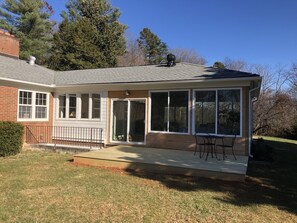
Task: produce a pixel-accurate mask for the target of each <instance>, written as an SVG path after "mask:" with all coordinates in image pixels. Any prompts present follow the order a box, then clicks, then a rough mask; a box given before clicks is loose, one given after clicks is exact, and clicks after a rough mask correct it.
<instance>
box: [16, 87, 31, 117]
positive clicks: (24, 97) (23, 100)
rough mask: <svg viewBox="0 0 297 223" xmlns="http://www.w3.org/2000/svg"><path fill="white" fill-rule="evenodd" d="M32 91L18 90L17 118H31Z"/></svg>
mask: <svg viewBox="0 0 297 223" xmlns="http://www.w3.org/2000/svg"><path fill="white" fill-rule="evenodd" d="M32 107H33V105H32V92H27V91H20V93H19V118H20V119H31V118H32Z"/></svg>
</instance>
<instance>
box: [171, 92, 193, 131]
mask: <svg viewBox="0 0 297 223" xmlns="http://www.w3.org/2000/svg"><path fill="white" fill-rule="evenodd" d="M188 94H189V93H188V92H187V91H176V92H170V93H169V99H170V103H169V131H170V132H188V104H189V101H188V100H189V99H188Z"/></svg>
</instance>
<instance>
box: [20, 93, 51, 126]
mask: <svg viewBox="0 0 297 223" xmlns="http://www.w3.org/2000/svg"><path fill="white" fill-rule="evenodd" d="M21 91H23V92H31V93H32V104H31V105H21V104H20V92H21ZM37 93H40V94H45V95H46V118H36V117H35V113H36V106H37V107H45V106H44V105H43V106H39V105H36V94H37ZM17 100H18V106H17V107H18V108H17V121H19V122H32V121H34V122H47V121H49V100H50V97H49V92H42V91H31V90H23V89H18V99H17ZM20 106H31V107H32V115H31V118H20V117H19V111H20Z"/></svg>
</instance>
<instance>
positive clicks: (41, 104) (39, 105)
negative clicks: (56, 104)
mask: <svg viewBox="0 0 297 223" xmlns="http://www.w3.org/2000/svg"><path fill="white" fill-rule="evenodd" d="M46 98H47V95H46V94H43V93H36V99H35V100H36V102H35V105H36V106H35V109H36V110H35V118H37V119H42V118H46V117H47V99H46Z"/></svg>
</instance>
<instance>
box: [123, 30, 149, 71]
mask: <svg viewBox="0 0 297 223" xmlns="http://www.w3.org/2000/svg"><path fill="white" fill-rule="evenodd" d="M126 39H127V43H126V53H125V54H124V55H123V56H120V57H118V64H117V65H118V66H121V67H127V66H140V65H145V64H146V60H145V55H144V52H143V50H142V49H141V48H140V47H139V45H138V43H137V40H136V38H134V37H132V36H131V35H129V36H127V37H126Z"/></svg>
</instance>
